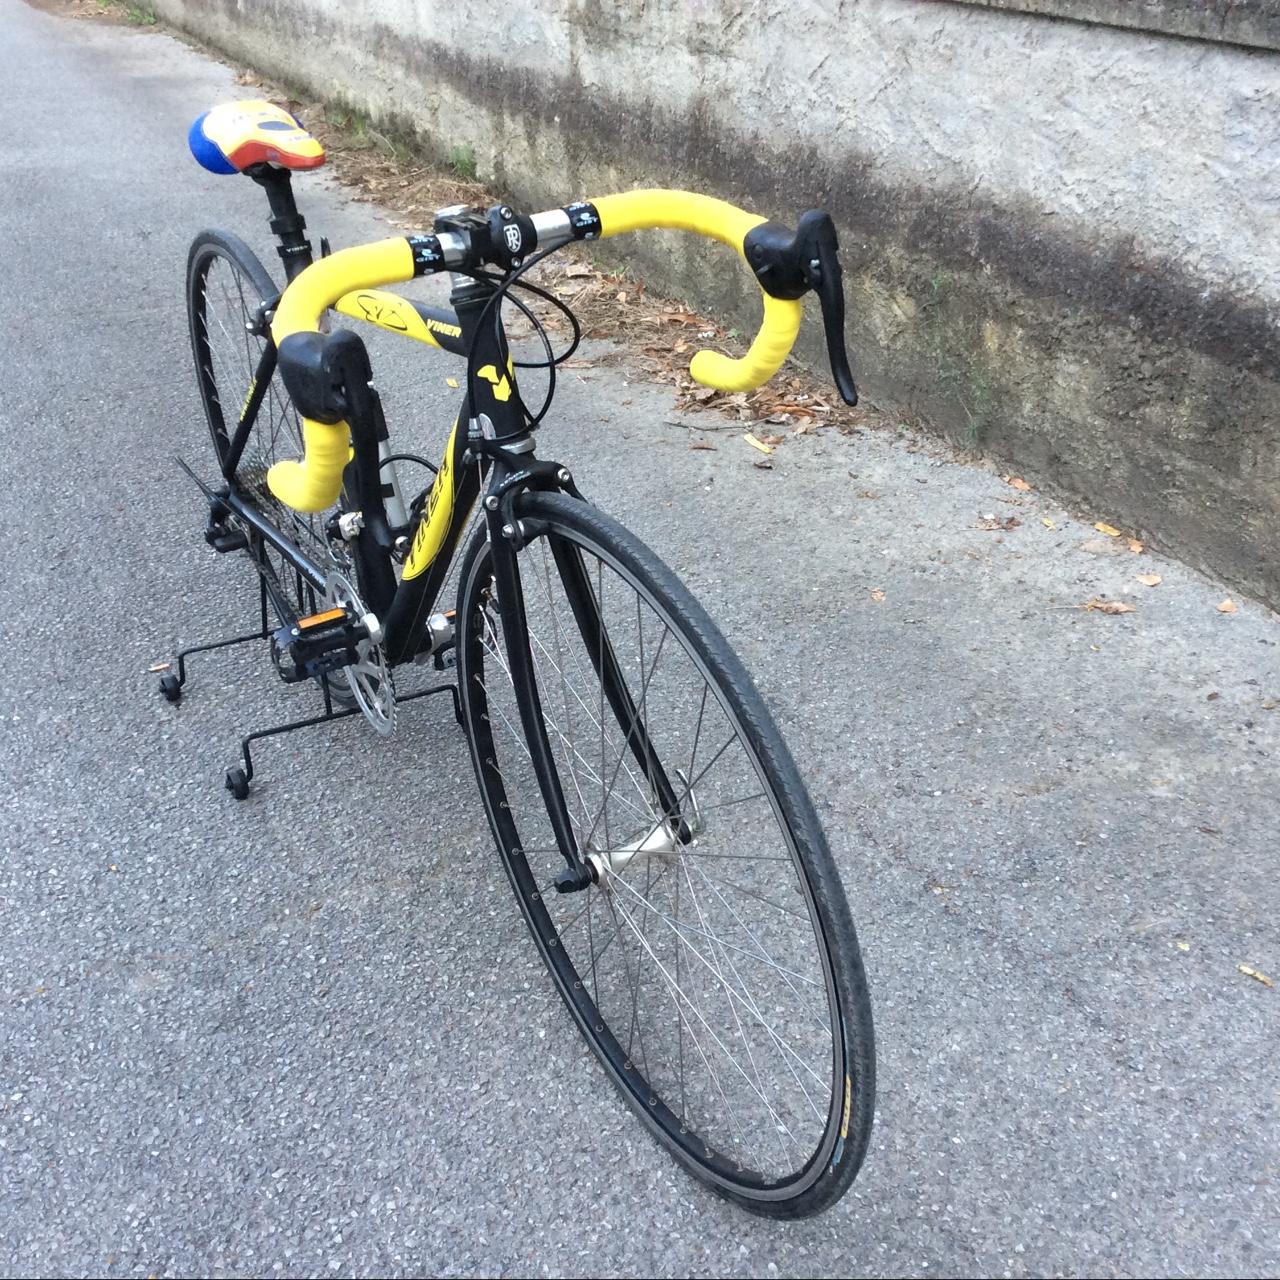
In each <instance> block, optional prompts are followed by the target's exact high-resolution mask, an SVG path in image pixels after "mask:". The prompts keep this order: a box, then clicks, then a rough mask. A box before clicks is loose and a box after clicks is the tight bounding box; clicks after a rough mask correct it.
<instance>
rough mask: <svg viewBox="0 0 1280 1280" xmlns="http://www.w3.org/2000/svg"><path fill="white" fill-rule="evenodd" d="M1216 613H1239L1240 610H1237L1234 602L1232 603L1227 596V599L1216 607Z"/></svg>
mask: <svg viewBox="0 0 1280 1280" xmlns="http://www.w3.org/2000/svg"><path fill="white" fill-rule="evenodd" d="M1218 612H1219V613H1239V612H1240V609H1239V607H1238V606H1237V605H1236V602H1235V601H1234V600H1233V599H1232V598H1231V597H1230V596H1228V597H1227V598H1226V599H1225V600H1224V601H1223V602H1222V603H1221V604H1220V605H1219V606H1218Z"/></svg>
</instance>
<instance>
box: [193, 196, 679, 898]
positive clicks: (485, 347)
mask: <svg viewBox="0 0 1280 1280" xmlns="http://www.w3.org/2000/svg"><path fill="white" fill-rule="evenodd" d="M251 176H253V177H254V178H255V180H256V181H258V182H259V184H260V185H262V186H264V187H265V188H266V190H267V193H268V196H269V198H270V201H271V211H272V215H273V216H272V220H271V229H272V231H273V232H275V233H276V235H277V236H278V237H279V239H280V241H281V244H280V256H281V259H282V260H283V262H284V265H285V271H286V275H287V277H288V279H289V280H290V281H292V280H293V279H294V278H295V277H296V276H297V275H298V274H300V273H301V272H302V271H303V270H305V269H306V268H307V267H308V266H310V265H311V263H312V261H313V255H312V252H311V245H310V242H309V241H307V240H305V238H304V237H303V236H302V228H303V226H304V225H305V224H304V222H303V219H302V217H301V215H300V214H298V213H297V210H296V207H295V206H294V203H293V195H292V191H291V188H290V181H289V175H288V173H287V172H284V171H279V170H268V171H266V172H264V173H257V174H251ZM498 290H499V286H498V285H497V284H495V283H494V282H493V281H492V280H490V279H486V278H481V277H468V276H461V275H455V276H454V285H453V289H452V291H451V294H450V303H451V305H452V306H453V308H454V309H453V310H452V311H445V310H438V309H435V308H430V307H425V306H421V305H420V304H417V303H414V304H413V305H414V306H415V307H416V308H417V310H418V311H419V313H420V314H421V315H422V316H423V318H424V319H431V320H435V321H437V322H440V324H441V325H442V326H444V329H443V330H434V332H435V333H436V335H437V338H438V341H439V344H440V346H441V347H442V348H443V349H445V350H447V351H450V352H451V353H453V354H457V355H461V356H463V357H465V358H466V359H467V361H468V369H469V370H470V369H473V368H481V367H483V366H484V365H486V364H491V365H493V366H494V368H496V369H499V370H502V369H505V370H506V371H507V382H508V385H507V386H506V387H504V388H503V389H502V394H501V396H500V394H499V390H500V389H499V386H498V385H495V384H493V383H490V382H488V381H486V380H485V379H482V378H469V379H468V386H467V389H466V392H465V395H464V397H463V402H462V405H461V407H460V410H459V414H458V419H457V425H456V426H455V429H454V431H453V434H452V436H451V437H450V448H451V450H452V453H451V455H450V456H448V457H447V458H446V459H445V460H444V462H443V463H442V465H441V467H440V469H439V471H438V473H437V476H436V480H435V485H449V486H451V488H450V495H449V496H450V499H451V502H452V510H451V515H450V519H449V524H448V527H447V530H446V532H445V534H444V538H443V541H442V543H441V545H440V547H439V550H438V551H437V553H436V555H435V557H434V558H433V559H432V561H431V563H430V564H429V565H428V567H427V568H426V570H425V571H424V572H422V573H421V574H419V575H417V576H414V577H409V578H402V579H401V580H400V581H399V582H398V583H397V580H396V577H395V571H394V559H393V550H394V549H395V548H396V545H397V541H398V539H400V538H402V537H407V538H409V539H410V541H411V540H412V537H413V534H414V532H415V527H409V528H406V529H403V530H401V529H391V528H390V527H389V526H388V524H387V519H386V510H385V504H384V502H383V492H382V483H381V468H380V463H379V458H378V441H379V439H382V440H385V439H387V431H386V423H385V420H384V418H383V415H382V407H381V402H380V400H379V398H378V394H377V392H376V391H375V390H374V389H373V387H372V385H371V382H370V377H369V374H370V369H369V361H368V354H367V351H366V350H365V347H364V343H363V342H362V341H361V340H360V339H359V337H358V336H357V335H355V334H351V333H347V334H343V335H342V338H343V342H342V344H341V352H342V354H341V356H340V357H339V358H340V360H341V362H342V364H341V367H342V368H343V370H344V371H345V372H346V373H347V375H348V376H346V377H344V379H343V390H344V393H345V396H346V401H347V408H348V414H347V423H348V426H349V428H350V431H351V438H352V446H353V454H354V456H353V459H352V462H351V463H350V464H349V465H348V470H347V476H346V479H345V487H346V489H347V491H348V492H349V493H352V494H354V495H355V496H356V498H357V500H358V509H359V510H360V512H361V516H362V520H363V528H362V529H361V530H360V532H359V534H358V536H357V538H356V541H355V544H354V551H355V556H354V558H355V561H356V570H357V576H358V579H359V586H360V591H361V595H362V597H363V598H364V600H365V602H366V604H367V605H368V606H369V607H370V608H371V609H372V610H373V611H374V613H375V614H377V616H378V617H379V618H380V619H381V620H382V622H383V639H382V642H381V643H382V645H383V649H384V652H385V653H386V656H387V660H388V662H389V664H390V665H392V666H398V665H401V664H403V663H406V662H409V661H412V660H413V659H414V658H415V657H417V656H418V655H419V654H420V653H421V652H422V651H423V650H424V648H426V647H427V645H428V643H429V637H428V635H427V631H426V626H425V623H426V620H427V618H428V617H429V616H430V614H431V612H432V609H433V608H434V606H435V604H436V602H437V599H438V597H439V595H440V591H441V589H442V587H443V586H444V583H445V580H446V578H447V577H448V573H449V570H450V567H451V566H452V563H453V559H454V556H455V554H456V552H457V549H458V543H459V541H460V539H461V537H462V533H463V531H464V530H465V528H466V527H467V524H468V521H469V520H470V518H471V514H472V511H473V509H474V507H475V503H476V501H477V500H479V499H480V497H481V488H482V487H484V497H483V508H484V518H485V521H486V525H487V533H488V539H489V543H490V546H491V548H492V563H493V573H494V578H495V581H496V584H497V589H498V610H499V614H500V617H501V620H502V627H503V637H504V643H505V645H506V648H507V655H508V660H509V661H510V663H511V670H512V678H513V682H514V685H515V696H516V700H517V705H518V707H519V711H520V718H521V724H522V728H523V729H524V733H525V737H526V740H527V744H528V746H529V749H530V755H531V758H532V761H533V764H534V769H535V773H536V775H537V778H538V785H539V789H540V790H541V792H542V796H543V801H544V803H545V804H546V806H547V812H548V816H549V818H550V820H551V825H552V828H553V830H554V832H555V835H556V843H557V845H558V846H559V849H560V852H561V854H562V855H563V857H564V859H565V870H564V872H563V873H562V875H561V877H560V879H559V880H558V881H557V887H558V888H559V889H560V890H561V891H562V892H572V891H574V890H576V889H583V888H585V887H586V886H587V884H589V883H590V881H591V873H590V870H589V868H588V866H587V864H586V862H585V860H584V859H583V857H582V855H581V852H580V850H579V849H578V847H577V844H576V841H575V840H574V838H573V829H572V825H571V823H570V820H569V811H568V806H567V804H566V802H565V797H564V793H563V791H562V789H561V784H560V776H559V772H558V771H557V769H556V767H555V760H554V755H553V752H552V748H551V742H550V737H549V735H548V732H547V728H546V725H545V723H544V721H543V716H542V708H541V702H540V698H539V694H538V687H537V679H536V676H535V673H534V666H533V658H532V653H531V650H530V645H529V634H528V629H527V625H526V621H525V615H524V608H523V597H522V593H521V584H520V570H519V564H518V552H519V550H520V549H521V547H522V546H523V545H524V543H525V541H526V540H527V538H528V537H529V536H530V535H532V534H534V533H537V532H540V531H539V530H535V529H533V528H530V527H529V526H528V524H527V523H526V522H525V521H523V520H522V519H521V518H520V514H519V499H520V496H521V494H523V493H525V492H527V491H529V490H533V489H536V490H544V491H545V490H551V491H555V492H562V493H565V494H568V495H569V496H571V497H574V498H577V499H582V495H581V493H580V492H579V491H578V489H577V487H576V486H575V485H574V483H573V479H572V476H571V474H570V473H569V471H568V470H566V469H565V468H564V467H562V466H561V465H560V464H559V463H555V462H548V461H544V460H540V459H538V458H537V457H536V456H535V454H534V443H533V427H532V426H531V425H530V424H529V423H528V421H527V419H526V416H525V410H524V407H523V404H522V402H521V400H520V396H519V394H518V391H517V390H516V374H515V367H514V366H513V364H512V362H511V360H510V352H509V349H508V344H507V339H506V334H505V331H504V328H503V325H502V321H501V310H500V307H498V306H495V305H492V304H493V303H494V298H495V295H496V294H497V292H498ZM278 300H279V299H278V298H276V299H273V300H271V301H269V302H268V303H266V304H264V306H263V307H262V308H261V311H260V314H259V315H258V316H257V317H256V321H255V331H256V333H257V334H258V336H260V337H262V338H264V340H265V344H266V345H265V346H264V348H263V352H262V355H261V357H260V359H259V362H258V366H257V369H256V371H255V374H254V380H253V382H252V383H251V384H250V391H249V394H248V396H247V397H246V399H245V402H244V404H243V406H242V407H241V410H240V414H239V417H238V419H237V422H236V427H235V431H234V433H233V434H232V435H231V436H230V437H229V438H226V440H225V443H226V452H225V454H224V457H223V465H222V478H223V482H224V487H223V488H222V489H221V490H220V491H219V492H217V493H216V494H210V495H209V499H210V504H211V525H213V524H215V523H218V522H219V514H220V513H221V515H222V518H225V514H226V513H230V514H231V515H234V517H235V518H236V519H237V520H238V521H239V522H241V523H242V524H243V525H244V526H246V527H247V532H248V550H249V552H250V557H251V559H252V560H253V562H254V565H255V567H256V568H257V570H258V572H259V574H260V575H261V577H262V580H263V589H264V593H265V594H266V595H270V596H271V598H272V601H273V603H274V604H275V605H276V606H277V611H278V612H280V613H281V616H282V617H286V618H287V617H288V616H289V615H290V614H291V612H292V610H291V607H290V606H289V603H288V601H287V599H286V598H285V596H284V593H283V591H282V590H281V588H280V584H279V582H278V580H277V578H276V573H275V569H274V566H272V565H271V563H270V562H269V561H268V560H267V559H266V557H264V556H263V555H261V554H260V553H257V554H255V548H260V547H261V545H262V544H263V543H264V542H265V543H269V544H270V545H271V546H272V547H273V548H274V549H275V550H276V551H277V552H278V553H279V554H280V555H281V556H282V557H283V558H284V560H285V561H286V562H287V563H288V565H289V566H290V567H291V568H292V569H293V571H294V572H295V573H296V574H297V575H298V581H299V586H301V585H302V584H303V583H304V582H305V583H306V584H308V585H309V587H310V588H311V589H312V599H313V601H314V592H315V591H323V590H324V588H325V579H326V574H325V570H324V568H323V567H322V566H320V565H318V564H316V563H315V561H314V560H312V559H311V557H309V556H308V555H307V554H306V553H305V552H304V551H303V550H302V549H301V548H300V547H298V546H297V545H296V543H294V542H293V540H292V539H290V538H289V537H288V536H287V535H286V534H284V533H283V532H282V531H281V530H280V529H278V528H277V527H276V526H275V525H274V524H272V523H271V521H270V520H268V519H267V518H266V517H265V516H263V514H262V513H261V512H260V511H259V510H258V509H257V508H256V507H255V506H254V505H253V503H252V502H251V501H249V500H247V499H246V498H245V497H244V496H243V495H242V494H241V493H240V492H239V491H238V489H237V486H236V481H235V475H236V468H237V467H238V465H239V462H240V457H241V455H242V453H243V451H244V447H245V443H246V441H247V439H248V435H249V432H250V431H251V430H252V427H253V424H254V422H255V420H256V418H257V414H258V411H259V409H260V407H261V405H262V402H263V400H264V398H265V396H266V391H267V388H268V386H269V385H270V382H271V379H272V377H273V376H274V374H275V372H276V367H277V364H278V360H279V355H278V351H277V348H276V345H275V342H274V339H273V337H272V335H271V327H270V317H271V314H272V312H273V311H274V307H275V304H276V303H277V302H278ZM450 327H454V328H456V329H457V330H458V331H459V333H460V336H458V337H454V336H453V334H451V333H449V332H447V329H448V328H450ZM224 426H225V418H224ZM433 487H434V486H433ZM429 509H430V508H429V506H428V507H427V510H429ZM424 518H426V516H425V512H424V513H423V514H420V515H419V520H422V519H424ZM552 549H553V555H554V558H555V562H556V565H557V568H558V569H559V571H560V574H561V577H562V581H563V584H564V589H565V593H566V596H567V598H568V600H569V602H570V606H571V609H572V611H573V615H574V620H575V622H576V624H577V626H578V627H579V629H580V630H581V631H582V633H583V636H584V639H587V650H588V652H589V653H591V654H592V655H593V657H592V661H593V662H598V664H599V665H600V667H601V668H602V670H601V671H600V675H601V679H602V683H603V685H604V688H605V692H606V694H607V697H608V700H609V703H610V706H611V707H612V709H613V711H614V714H615V715H616V716H617V717H618V721H619V724H620V726H623V727H626V726H630V727H629V728H628V729H627V730H626V731H627V745H628V746H629V748H630V750H631V752H632V754H633V755H634V757H635V759H636V762H637V764H638V765H639V766H640V767H641V769H643V770H644V773H645V776H647V777H649V778H650V779H651V780H652V781H653V785H654V787H655V790H656V793H657V795H656V799H657V800H658V801H659V802H660V803H661V805H662V807H663V810H664V811H665V812H667V813H668V814H670V815H671V816H672V818H673V819H675V820H676V821H677V823H678V826H677V831H678V832H679V834H680V836H681V837H682V838H683V839H689V838H691V834H690V833H689V831H688V828H687V827H686V826H685V824H684V822H683V819H682V818H681V817H680V805H679V800H678V796H677V792H676V789H675V787H674V786H673V785H672V783H671V781H670V778H669V777H668V775H667V772H666V770H665V769H664V768H663V765H662V763H661V760H660V758H659V756H658V754H657V752H656V751H655V750H654V747H653V745H652V743H651V741H650V739H649V736H648V732H647V729H646V727H645V726H644V724H643V723H642V722H641V721H640V718H639V715H638V713H637V710H636V706H635V701H634V699H633V697H632V695H631V692H630V690H629V688H628V687H627V684H626V681H625V679H624V677H623V676H622V674H621V669H620V668H619V666H618V663H617V660H616V657H615V656H614V653H613V648H612V644H611V643H610V642H609V640H608V635H607V632H606V633H605V635H604V637H603V640H602V639H601V628H602V625H603V624H602V622H601V618H600V613H599V610H598V607H597V602H596V599H595V595H594V592H593V591H592V590H591V586H590V581H589V578H588V576H587V574H586V572H585V569H584V567H583V565H582V563H581V561H580V559H579V558H578V556H577V553H576V552H574V551H573V550H572V549H571V548H569V547H566V546H564V545H562V544H560V543H558V542H552ZM301 594H302V593H301V591H299V597H301ZM291 621H296V619H291ZM588 637H589V638H588ZM597 654H599V655H600V656H599V658H598V659H597V656H596V655H597ZM327 710H329V709H328V708H327ZM330 714H332V713H331V711H330ZM271 732H275V731H274V730H273V731H271ZM246 761H247V756H246ZM251 767H252V766H249V768H250V769H251Z"/></svg>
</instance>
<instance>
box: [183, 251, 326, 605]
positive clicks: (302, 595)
mask: <svg viewBox="0 0 1280 1280" xmlns="http://www.w3.org/2000/svg"><path fill="white" fill-rule="evenodd" d="M279 292H280V290H279V289H278V288H277V287H276V285H275V283H274V282H273V281H272V279H271V277H270V276H269V275H268V274H267V270H266V268H265V267H264V266H263V265H262V263H261V262H260V261H259V260H258V258H257V257H256V256H255V254H254V253H253V251H252V250H251V249H250V248H249V247H248V245H246V244H245V243H244V242H243V241H242V240H240V239H239V238H238V237H236V236H233V235H230V234H228V233H227V232H223V231H206V232H203V233H202V234H201V235H199V236H198V237H197V238H196V240H195V242H194V243H193V244H192V246H191V251H190V253H189V254H188V257H187V315H188V319H189V322H190V328H191V349H192V354H193V356H194V357H195V365H196V378H197V381H198V383H199V387H200V399H201V401H202V403H203V404H204V411H205V418H206V420H207V421H208V424H209V434H210V436H211V437H212V443H213V458H212V461H213V462H214V464H215V466H214V467H210V468H206V469H205V472H206V477H207V478H215V479H216V478H217V477H219V476H220V473H221V470H222V463H223V459H224V458H225V457H226V453H227V449H228V448H229V447H230V441H231V438H232V436H233V435H234V434H235V429H236V423H237V421H238V419H239V416H240V411H241V407H242V406H243V405H244V402H245V400H246V398H247V397H248V395H249V389H250V387H251V385H252V383H253V378H254V375H255V373H256V371H257V368H258V361H259V359H260V358H261V356H262V351H263V349H264V347H265V346H266V343H267V339H266V337H265V335H264V334H262V333H258V332H255V329H260V328H261V323H262V316H261V308H262V307H263V304H264V303H266V302H268V301H270V300H271V299H273V298H275V297H276V296H277V295H278V294H279ZM302 453H303V447H302V427H301V423H300V422H299V420H298V415H297V412H296V410H295V409H294V407H293V404H292V402H291V401H290V399H289V396H288V393H287V392H286V391H285V389H284V387H283V385H281V382H280V379H279V378H278V377H277V376H273V377H272V379H271V384H270V386H269V387H268V388H267V392H266V395H265V397H264V398H263V401H262V404H261V406H260V408H259V410H258V416H257V418H256V419H255V421H254V424H253V427H252V429H251V431H250V434H249V438H248V441H247V443H246V445H245V448H244V452H243V454H242V455H241V458H240V462H239V465H238V466H237V468H236V474H235V483H236V487H237V488H238V490H239V491H240V493H241V495H242V496H243V497H244V498H245V499H246V501H248V502H250V503H252V505H253V506H254V507H256V508H257V509H258V511H260V512H261V514H262V515H263V516H264V517H265V518H266V519H267V520H269V521H270V522H271V523H272V524H273V525H274V526H275V527H276V528H278V529H279V530H280V531H281V532H282V533H284V534H285V536H286V537H288V538H289V539H291V540H292V541H293V542H295V543H297V545H298V546H299V547H300V548H301V549H302V551H304V552H305V553H306V554H307V555H308V556H310V557H311V559H312V560H314V561H315V562H316V563H317V564H321V565H324V564H327V563H328V560H329V555H328V545H327V538H326V535H325V525H326V522H327V521H328V519H329V517H330V515H331V514H332V512H329V511H326V512H321V513H319V514H314V515H310V514H304V513H302V512H299V511H294V510H293V509H292V508H291V507H287V506H285V505H284V504H283V503H282V502H280V501H279V500H278V499H277V498H276V497H275V496H274V495H273V494H272V493H271V491H270V489H269V488H268V487H267V472H268V471H269V470H270V468H271V467H272V465H273V464H274V463H276V462H279V461H281V460H283V459H286V458H300V457H301V456H302ZM197 469H198V470H199V468H197ZM249 550H250V555H251V556H252V557H253V559H254V560H255V562H256V563H257V564H258V565H259V567H260V570H263V571H265V572H266V573H267V574H268V576H269V581H271V582H272V583H273V585H275V586H276V587H278V590H279V597H278V598H277V597H276V596H275V595H274V593H273V602H274V603H275V604H276V606H277V608H276V612H277V613H278V614H279V615H280V621H281V622H282V623H284V622H289V621H292V619H290V618H289V617H288V616H287V613H288V611H292V613H293V614H294V615H295V616H296V615H302V614H308V613H314V612H315V611H316V609H317V607H318V604H319V601H318V599H317V593H316V591H315V590H314V588H313V587H312V586H311V584H310V583H309V582H307V581H306V580H305V579H304V578H303V577H302V575H301V574H299V573H298V572H297V570H295V569H294V568H293V567H292V566H291V565H290V564H289V563H288V561H287V560H285V558H284V557H283V556H282V555H281V554H280V553H279V552H278V551H277V550H275V548H273V547H271V546H270V545H269V544H267V543H265V542H264V541H263V540H262V539H261V538H260V537H257V536H256V535H251V536H250V546H249ZM282 604H283V605H284V606H286V607H285V608H284V609H282V608H280V605H282Z"/></svg>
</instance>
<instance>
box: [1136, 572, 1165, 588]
mask: <svg viewBox="0 0 1280 1280" xmlns="http://www.w3.org/2000/svg"><path fill="white" fill-rule="evenodd" d="M1137 577H1138V581H1139V582H1140V583H1142V585H1143V586H1144V587H1158V586H1159V585H1160V584H1161V583H1162V582H1163V581H1164V579H1163V578H1162V577H1161V576H1160V575H1159V574H1158V573H1140V574H1138V575H1137Z"/></svg>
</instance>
